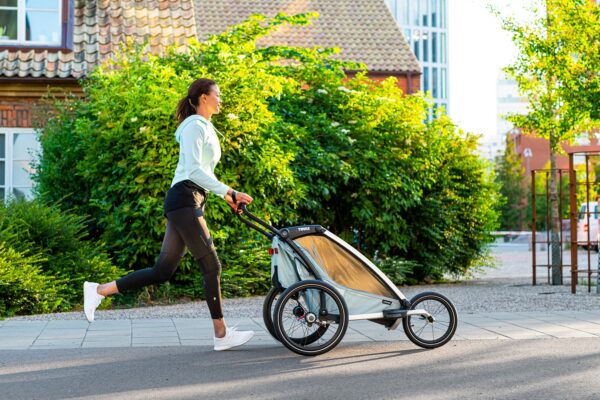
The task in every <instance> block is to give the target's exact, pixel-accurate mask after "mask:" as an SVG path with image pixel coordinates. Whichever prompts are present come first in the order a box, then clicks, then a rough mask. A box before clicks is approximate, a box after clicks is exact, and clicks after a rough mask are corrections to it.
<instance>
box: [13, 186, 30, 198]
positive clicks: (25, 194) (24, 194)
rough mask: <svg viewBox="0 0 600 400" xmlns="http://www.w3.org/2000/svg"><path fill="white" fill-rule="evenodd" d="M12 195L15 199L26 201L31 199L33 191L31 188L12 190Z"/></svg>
mask: <svg viewBox="0 0 600 400" xmlns="http://www.w3.org/2000/svg"><path fill="white" fill-rule="evenodd" d="M13 194H14V195H15V197H16V198H17V199H22V198H26V199H27V200H31V199H33V189H32V188H26V187H23V188H13Z"/></svg>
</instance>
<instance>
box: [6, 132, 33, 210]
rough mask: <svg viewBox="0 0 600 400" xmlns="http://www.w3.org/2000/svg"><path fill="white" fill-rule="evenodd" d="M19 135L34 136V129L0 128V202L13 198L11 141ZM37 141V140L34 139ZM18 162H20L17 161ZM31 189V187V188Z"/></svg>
mask: <svg viewBox="0 0 600 400" xmlns="http://www.w3.org/2000/svg"><path fill="white" fill-rule="evenodd" d="M21 133H32V134H35V133H36V132H35V129H33V128H0V134H4V140H5V142H4V159H3V160H2V161H4V186H3V187H2V189H4V198H3V199H2V198H0V200H4V201H6V200H8V199H9V198H10V197H14V193H13V189H14V184H13V169H14V168H13V164H14V161H15V159H14V154H13V141H14V135H15V134H21ZM36 140H37V138H36ZM17 161H20V160H17ZM32 188H33V186H32Z"/></svg>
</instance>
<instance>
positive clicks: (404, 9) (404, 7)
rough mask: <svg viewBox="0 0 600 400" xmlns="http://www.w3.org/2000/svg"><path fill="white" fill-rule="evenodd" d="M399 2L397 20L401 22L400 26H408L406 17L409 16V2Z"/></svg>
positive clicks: (407, 0)
mask: <svg viewBox="0 0 600 400" xmlns="http://www.w3.org/2000/svg"><path fill="white" fill-rule="evenodd" d="M398 1H400V7H399V9H398V13H399V14H400V15H399V19H400V21H402V25H408V16H409V15H410V14H409V13H408V3H409V0H398Z"/></svg>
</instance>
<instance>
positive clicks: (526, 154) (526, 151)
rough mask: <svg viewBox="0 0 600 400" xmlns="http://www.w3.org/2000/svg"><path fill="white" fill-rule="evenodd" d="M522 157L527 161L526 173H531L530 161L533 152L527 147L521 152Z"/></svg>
mask: <svg viewBox="0 0 600 400" xmlns="http://www.w3.org/2000/svg"><path fill="white" fill-rule="evenodd" d="M523 157H525V159H526V160H527V173H528V174H529V173H531V167H530V165H529V164H530V160H531V158H532V157H533V151H531V149H530V148H529V147H525V149H524V150H523Z"/></svg>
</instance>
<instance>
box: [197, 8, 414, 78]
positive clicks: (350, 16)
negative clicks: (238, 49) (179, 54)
mask: <svg viewBox="0 0 600 400" xmlns="http://www.w3.org/2000/svg"><path fill="white" fill-rule="evenodd" d="M194 1H195V3H196V21H197V30H198V36H199V39H200V40H204V39H206V38H208V36H209V35H210V34H215V33H221V32H223V31H225V30H226V29H227V27H229V26H231V25H235V24H237V23H240V22H242V21H243V20H245V19H246V18H248V17H249V16H250V15H252V14H264V15H267V16H270V17H271V16H274V15H276V14H277V13H278V12H284V13H286V14H298V13H305V12H309V11H316V12H318V13H319V17H318V18H317V19H313V20H312V23H311V24H310V25H307V26H282V27H281V28H279V29H278V30H277V31H275V32H273V33H271V34H270V35H269V36H267V37H264V38H262V39H260V41H259V43H258V44H259V45H262V46H268V45H286V44H287V45H293V46H303V47H312V46H321V47H339V48H340V50H341V51H340V53H339V54H338V55H337V57H338V58H340V59H342V60H348V61H357V62H363V63H365V64H366V65H367V68H368V70H369V71H370V72H395V73H398V72H420V71H421V66H420V64H419V62H418V60H417V58H416V57H415V55H414V53H413V52H412V51H411V49H410V47H409V45H408V44H407V43H406V40H405V39H404V35H403V34H402V32H401V31H400V28H399V27H398V25H397V24H396V21H395V19H394V17H393V16H392V14H391V13H390V11H389V9H388V8H387V6H386V4H385V2H384V0H194Z"/></svg>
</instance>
